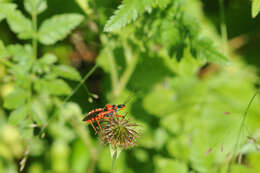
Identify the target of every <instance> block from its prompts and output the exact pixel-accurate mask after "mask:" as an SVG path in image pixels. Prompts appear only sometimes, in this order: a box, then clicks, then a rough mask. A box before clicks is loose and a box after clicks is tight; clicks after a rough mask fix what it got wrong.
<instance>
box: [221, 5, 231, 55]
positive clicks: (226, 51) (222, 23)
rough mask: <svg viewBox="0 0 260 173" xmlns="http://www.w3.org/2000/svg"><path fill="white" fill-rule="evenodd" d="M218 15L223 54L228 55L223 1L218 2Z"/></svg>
mask: <svg viewBox="0 0 260 173" xmlns="http://www.w3.org/2000/svg"><path fill="white" fill-rule="evenodd" d="M219 14H220V32H221V37H222V45H223V51H224V54H226V55H228V54H229V51H228V35H227V26H226V21H225V10H224V0H219Z"/></svg>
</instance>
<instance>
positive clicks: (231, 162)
mask: <svg viewBox="0 0 260 173" xmlns="http://www.w3.org/2000/svg"><path fill="white" fill-rule="evenodd" d="M259 91H260V89H258V90H257V91H256V92H255V94H254V95H253V97H252V98H251V99H250V101H249V103H248V105H247V108H246V110H245V112H244V114H243V118H242V121H241V124H240V126H239V131H238V136H237V139H236V143H235V147H234V151H233V156H232V157H231V159H232V160H231V161H230V163H229V165H228V171H227V172H228V173H230V172H231V165H232V164H233V161H234V159H233V157H234V155H236V151H237V148H238V145H239V140H240V137H241V134H242V129H243V127H244V126H245V122H246V118H247V116H248V111H249V109H250V107H251V105H252V103H253V101H254V99H255V97H256V96H257V94H258V92H259Z"/></svg>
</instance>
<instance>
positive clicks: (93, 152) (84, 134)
mask: <svg viewBox="0 0 260 173" xmlns="http://www.w3.org/2000/svg"><path fill="white" fill-rule="evenodd" d="M75 119H76V118H75ZM75 119H74V118H71V119H69V122H70V124H71V126H72V127H73V128H74V129H75V130H76V133H77V134H78V135H79V137H80V138H81V139H82V141H83V142H84V144H85V145H86V147H87V148H88V149H89V150H90V161H89V166H88V168H87V172H89V173H94V169H95V167H96V163H97V160H98V155H99V154H98V151H97V149H96V148H95V146H94V145H93V144H92V143H91V140H90V135H89V131H88V130H86V128H85V127H84V126H83V125H81V123H80V122H78V121H76V120H75Z"/></svg>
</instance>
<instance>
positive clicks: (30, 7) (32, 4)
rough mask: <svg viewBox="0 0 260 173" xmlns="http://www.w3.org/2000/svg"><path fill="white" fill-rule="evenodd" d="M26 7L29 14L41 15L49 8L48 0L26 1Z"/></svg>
mask: <svg viewBox="0 0 260 173" xmlns="http://www.w3.org/2000/svg"><path fill="white" fill-rule="evenodd" d="M24 7H25V9H26V11H27V12H28V13H30V14H31V15H32V14H40V13H41V12H43V11H44V10H45V9H46V8H47V2H46V0H24Z"/></svg>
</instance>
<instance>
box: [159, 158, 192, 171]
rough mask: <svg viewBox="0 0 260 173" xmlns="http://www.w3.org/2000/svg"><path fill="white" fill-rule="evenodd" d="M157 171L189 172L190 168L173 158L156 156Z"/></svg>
mask: <svg viewBox="0 0 260 173" xmlns="http://www.w3.org/2000/svg"><path fill="white" fill-rule="evenodd" d="M155 163H156V164H155V166H156V169H155V172H156V173H159V172H163V173H172V172H178V173H187V172H188V168H187V166H186V165H185V164H184V163H182V162H180V161H176V160H173V159H166V158H162V157H160V156H156V157H155Z"/></svg>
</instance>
